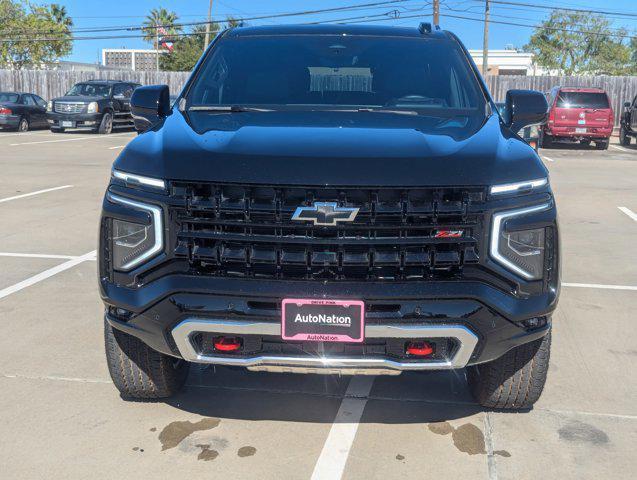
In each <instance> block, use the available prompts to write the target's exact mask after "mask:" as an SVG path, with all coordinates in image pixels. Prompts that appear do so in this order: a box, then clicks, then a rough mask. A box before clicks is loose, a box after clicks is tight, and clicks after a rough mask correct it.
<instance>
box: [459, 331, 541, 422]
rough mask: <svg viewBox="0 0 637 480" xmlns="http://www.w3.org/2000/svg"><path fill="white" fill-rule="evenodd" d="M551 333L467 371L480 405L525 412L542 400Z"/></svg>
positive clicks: (471, 387)
mask: <svg viewBox="0 0 637 480" xmlns="http://www.w3.org/2000/svg"><path fill="white" fill-rule="evenodd" d="M550 351H551V333H550V332H549V333H548V334H546V335H545V336H544V337H542V338H540V339H539V340H535V341H533V342H530V343H526V344H524V345H520V346H519V347H516V348H514V349H512V350H509V351H508V352H507V353H505V354H504V355H503V356H502V357H500V358H497V359H495V360H492V361H491V362H487V363H483V364H480V365H475V366H471V367H469V368H468V372H467V380H468V382H469V388H470V389H471V393H472V394H473V396H474V398H475V399H476V400H477V402H478V403H479V404H480V405H482V406H483V407H487V408H502V409H507V410H524V409H528V408H531V407H532V406H533V404H534V403H535V402H536V401H537V400H538V399H539V398H540V395H541V394H542V390H543V389H544V384H545V383H546V375H547V372H548V368H549V357H550Z"/></svg>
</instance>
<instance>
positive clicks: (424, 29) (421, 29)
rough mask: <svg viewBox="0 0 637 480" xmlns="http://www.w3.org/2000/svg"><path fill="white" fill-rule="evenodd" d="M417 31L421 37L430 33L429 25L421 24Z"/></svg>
mask: <svg viewBox="0 0 637 480" xmlns="http://www.w3.org/2000/svg"><path fill="white" fill-rule="evenodd" d="M418 31H419V32H420V33H421V34H423V35H424V34H425V33H431V23H429V22H422V23H421V24H420V25H418Z"/></svg>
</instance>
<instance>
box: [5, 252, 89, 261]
mask: <svg viewBox="0 0 637 480" xmlns="http://www.w3.org/2000/svg"><path fill="white" fill-rule="evenodd" d="M0 257H14V258H58V259H61V260H72V259H73V258H77V257H75V256H73V255H48V254H46V253H10V252H0Z"/></svg>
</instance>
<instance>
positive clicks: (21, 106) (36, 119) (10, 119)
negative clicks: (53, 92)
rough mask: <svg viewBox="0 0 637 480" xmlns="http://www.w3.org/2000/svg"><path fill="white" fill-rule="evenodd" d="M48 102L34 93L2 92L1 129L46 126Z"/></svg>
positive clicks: (0, 105)
mask: <svg viewBox="0 0 637 480" xmlns="http://www.w3.org/2000/svg"><path fill="white" fill-rule="evenodd" d="M46 126H48V124H47V122H46V102H45V101H44V100H43V99H42V98H40V97H39V96H37V95H35V94H33V93H20V92H0V129H11V130H17V131H19V132H26V131H28V130H30V129H32V128H37V127H46Z"/></svg>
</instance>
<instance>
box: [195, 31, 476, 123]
mask: <svg viewBox="0 0 637 480" xmlns="http://www.w3.org/2000/svg"><path fill="white" fill-rule="evenodd" d="M187 100H188V106H193V105H241V104H244V105H264V106H266V105H267V106H270V107H273V108H277V107H278V108H282V107H284V106H308V107H309V108H311V107H312V106H314V107H316V106H318V107H321V106H323V107H326V106H332V107H339V106H340V107H344V106H353V107H359V108H360V107H391V108H393V109H396V108H405V109H409V110H414V109H426V110H434V109H435V110H436V111H448V112H452V111H454V110H455V111H457V110H458V109H460V110H462V111H463V112H466V113H476V114H481V115H482V114H483V112H484V111H485V110H484V104H485V99H484V96H483V95H482V92H481V91H480V89H479V86H478V83H477V81H476V78H475V76H474V75H473V73H472V71H471V70H470V67H469V64H468V62H467V60H466V57H465V55H464V53H463V52H462V50H461V49H460V48H459V47H458V45H457V44H456V43H455V42H454V41H451V40H446V39H425V38H422V37H418V38H409V37H374V36H357V35H353V36H336V35H307V36H303V35H280V36H276V35H273V36H244V37H234V38H225V39H222V40H221V41H220V43H219V44H218V45H217V46H216V47H215V49H214V52H213V55H212V56H211V58H209V59H208V60H207V61H206V63H205V64H204V65H203V67H202V69H201V71H200V72H199V75H198V77H197V78H196V80H195V82H194V84H193V87H192V88H191V89H190V92H189V95H188V98H187Z"/></svg>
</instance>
